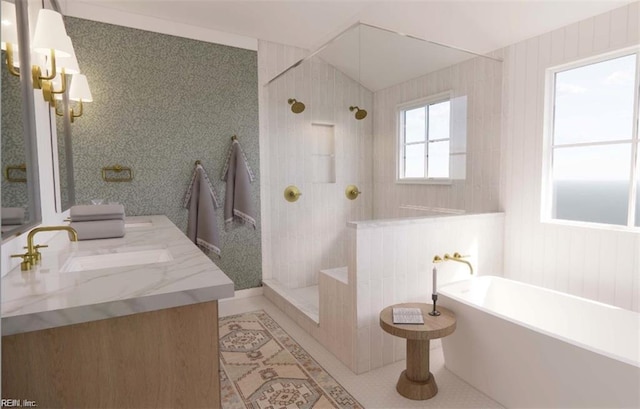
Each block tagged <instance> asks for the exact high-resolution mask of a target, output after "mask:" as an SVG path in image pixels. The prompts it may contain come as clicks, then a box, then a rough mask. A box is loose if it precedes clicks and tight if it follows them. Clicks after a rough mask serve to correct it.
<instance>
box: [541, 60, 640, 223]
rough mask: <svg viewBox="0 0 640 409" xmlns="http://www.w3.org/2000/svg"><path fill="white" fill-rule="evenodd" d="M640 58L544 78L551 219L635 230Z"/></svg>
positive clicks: (599, 63) (584, 64) (569, 69)
mask: <svg viewBox="0 0 640 409" xmlns="http://www.w3.org/2000/svg"><path fill="white" fill-rule="evenodd" d="M638 53H639V52H638V50H634V51H626V52H619V53H616V54H615V55H613V56H612V55H609V56H607V57H604V58H603V57H600V58H597V59H592V60H590V61H588V62H582V63H580V64H574V65H572V66H570V67H564V68H562V69H555V70H550V76H549V79H550V80H551V96H552V101H551V102H552V103H551V104H550V115H551V121H550V122H549V123H550V136H551V138H550V140H549V149H548V151H547V155H548V156H547V160H548V162H547V163H548V164H549V165H550V166H549V165H547V166H545V170H546V171H547V177H546V180H547V186H546V200H547V202H546V206H545V207H544V208H543V209H544V212H545V213H546V215H548V216H550V218H551V219H556V220H569V221H578V222H589V223H602V224H608V225H620V226H628V227H634V226H635V227H637V226H640V213H639V212H640V208H639V207H638V206H639V205H640V200H638V194H640V189H637V188H636V186H637V184H638V183H639V180H640V178H639V177H638V176H639V175H638V168H639V166H638V86H639V80H638V78H639V76H640V74H639V69H638ZM543 214H544V213H543ZM548 216H547V218H549V217H548Z"/></svg>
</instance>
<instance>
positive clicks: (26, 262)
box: [11, 252, 31, 271]
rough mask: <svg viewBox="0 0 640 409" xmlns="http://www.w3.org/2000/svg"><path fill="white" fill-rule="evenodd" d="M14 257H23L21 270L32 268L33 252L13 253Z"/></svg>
mask: <svg viewBox="0 0 640 409" xmlns="http://www.w3.org/2000/svg"><path fill="white" fill-rule="evenodd" d="M11 257H12V258H16V257H22V262H21V263H20V270H21V271H29V270H31V254H29V252H27V253H24V254H12V255H11Z"/></svg>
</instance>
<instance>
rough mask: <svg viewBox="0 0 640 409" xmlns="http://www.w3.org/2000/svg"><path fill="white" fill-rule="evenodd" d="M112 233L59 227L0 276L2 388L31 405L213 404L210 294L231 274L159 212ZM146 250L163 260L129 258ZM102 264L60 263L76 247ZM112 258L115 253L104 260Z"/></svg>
mask: <svg viewBox="0 0 640 409" xmlns="http://www.w3.org/2000/svg"><path fill="white" fill-rule="evenodd" d="M125 231H126V234H125V236H124V237H122V238H118V239H107V240H88V241H82V242H78V243H70V242H69V240H68V238H67V234H66V232H61V233H59V234H58V235H57V236H55V237H54V239H52V240H51V241H49V242H47V244H48V245H49V247H48V248H46V249H43V250H42V261H41V263H40V264H38V265H36V266H35V267H34V268H33V269H32V270H30V271H20V268H19V267H17V268H15V269H13V270H12V271H10V272H9V273H8V274H7V275H6V276H5V277H3V278H2V285H1V291H2V297H1V299H2V335H3V337H2V397H3V398H6V399H20V400H22V399H26V400H29V401H35V403H36V404H37V405H38V407H39V408H59V407H64V408H218V407H220V378H219V373H218V370H219V358H218V300H219V299H222V298H228V297H233V295H234V285H233V282H232V281H231V280H230V279H229V278H228V277H227V276H226V275H225V274H224V273H223V272H222V271H221V270H220V269H219V268H218V267H217V266H216V265H215V264H214V263H213V262H212V261H211V260H210V259H209V258H208V257H207V256H206V255H204V253H202V251H200V249H198V248H197V247H196V246H195V245H194V244H193V243H192V242H190V241H189V239H187V237H186V236H185V235H184V234H183V233H182V232H181V231H180V230H179V229H178V228H177V227H176V226H175V225H174V224H173V223H171V222H170V221H169V219H168V218H167V217H165V216H137V217H130V218H126V220H125ZM149 250H154V251H159V252H162V253H163V254H165V257H163V259H162V260H163V261H157V262H153V263H147V264H140V265H123V264H122V261H123V260H129V261H127V262H131V260H133V261H135V260H136V259H137V260H138V261H139V258H137V257H136V256H139V255H141V254H143V253H145V252H148V251H149ZM94 256H95V257H98V258H100V260H105V259H104V257H105V256H108V257H107V258H108V259H109V260H111V263H112V264H111V265H110V266H107V265H105V264H101V265H100V266H99V267H95V266H94V263H93V264H92V263H89V267H88V268H86V267H85V269H84V270H82V269H76V268H75V267H74V268H70V266H72V265H73V266H75V264H74V263H73V260H76V259H77V258H78V257H80V258H83V259H87V258H91V257H94ZM115 261H117V262H115Z"/></svg>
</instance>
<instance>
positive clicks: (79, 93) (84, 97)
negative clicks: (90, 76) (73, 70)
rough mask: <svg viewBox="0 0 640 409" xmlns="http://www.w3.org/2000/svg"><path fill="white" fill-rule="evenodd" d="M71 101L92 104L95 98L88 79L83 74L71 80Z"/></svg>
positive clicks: (76, 75)
mask: <svg viewBox="0 0 640 409" xmlns="http://www.w3.org/2000/svg"><path fill="white" fill-rule="evenodd" d="M69 99H70V100H71V101H82V102H92V101H93V96H92V95H91V90H90V89H89V83H88V82H87V77H86V76H84V75H83V74H75V75H74V76H73V78H72V79H71V89H70V90H69Z"/></svg>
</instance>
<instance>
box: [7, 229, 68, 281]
mask: <svg viewBox="0 0 640 409" xmlns="http://www.w3.org/2000/svg"><path fill="white" fill-rule="evenodd" d="M62 230H66V231H67V232H69V240H71V241H78V233H77V232H76V231H75V229H73V228H72V227H69V226H43V227H36V228H35V229H33V230H31V231H30V232H29V234H28V235H27V247H26V249H27V252H26V253H24V254H12V255H11V257H22V263H20V270H22V271H28V270H31V266H33V265H34V264H36V263H37V262H39V261H40V258H41V256H42V255H41V254H40V251H38V249H40V248H43V247H47V246H46V245H34V244H33V238H34V237H35V235H36V234H37V233H40V232H45V231H62Z"/></svg>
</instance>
